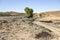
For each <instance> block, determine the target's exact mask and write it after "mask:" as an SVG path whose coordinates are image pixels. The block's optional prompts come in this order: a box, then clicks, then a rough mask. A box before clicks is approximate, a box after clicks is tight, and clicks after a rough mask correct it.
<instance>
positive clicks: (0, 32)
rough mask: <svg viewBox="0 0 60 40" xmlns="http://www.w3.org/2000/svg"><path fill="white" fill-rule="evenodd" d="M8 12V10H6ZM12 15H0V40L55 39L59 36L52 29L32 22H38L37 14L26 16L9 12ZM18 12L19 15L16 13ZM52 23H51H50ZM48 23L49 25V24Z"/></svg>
mask: <svg viewBox="0 0 60 40" xmlns="http://www.w3.org/2000/svg"><path fill="white" fill-rule="evenodd" d="M8 13H9V12H8ZM11 14H14V15H9V16H7V15H4V16H0V40H57V38H58V39H59V36H58V35H56V34H55V33H54V32H53V31H52V30H49V29H47V28H45V27H43V26H42V25H41V26H40V25H37V24H34V23H33V22H34V21H36V22H37V21H38V22H40V19H42V18H40V17H39V16H38V15H39V14H34V16H33V18H27V17H26V15H25V14H23V13H20V14H19V13H11ZM17 14H19V15H17ZM42 23H44V22H42ZM46 24H48V23H46ZM50 24H52V25H53V23H50ZM50 24H48V25H49V26H51V25H50Z"/></svg>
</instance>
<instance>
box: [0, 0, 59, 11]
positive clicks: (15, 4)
mask: <svg viewBox="0 0 60 40" xmlns="http://www.w3.org/2000/svg"><path fill="white" fill-rule="evenodd" d="M25 7H30V8H32V9H33V10H34V12H42V11H54V10H60V0H0V11H16V12H24V8H25Z"/></svg>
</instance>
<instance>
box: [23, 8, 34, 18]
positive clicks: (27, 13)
mask: <svg viewBox="0 0 60 40" xmlns="http://www.w3.org/2000/svg"><path fill="white" fill-rule="evenodd" d="M24 10H25V12H26V15H27V17H28V18H31V17H33V9H31V8H28V7H26V8H25V9H24Z"/></svg>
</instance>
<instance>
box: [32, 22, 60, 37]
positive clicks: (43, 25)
mask: <svg viewBox="0 0 60 40" xmlns="http://www.w3.org/2000/svg"><path fill="white" fill-rule="evenodd" d="M33 23H35V24H37V25H40V26H42V27H45V28H47V29H49V30H51V31H53V32H54V33H55V34H57V35H59V36H60V29H57V28H56V27H53V26H50V25H47V24H44V23H41V22H38V21H34V22H33Z"/></svg>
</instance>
